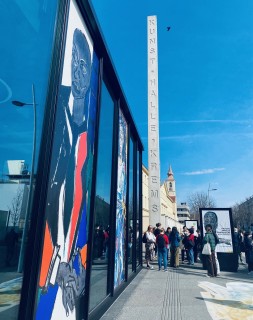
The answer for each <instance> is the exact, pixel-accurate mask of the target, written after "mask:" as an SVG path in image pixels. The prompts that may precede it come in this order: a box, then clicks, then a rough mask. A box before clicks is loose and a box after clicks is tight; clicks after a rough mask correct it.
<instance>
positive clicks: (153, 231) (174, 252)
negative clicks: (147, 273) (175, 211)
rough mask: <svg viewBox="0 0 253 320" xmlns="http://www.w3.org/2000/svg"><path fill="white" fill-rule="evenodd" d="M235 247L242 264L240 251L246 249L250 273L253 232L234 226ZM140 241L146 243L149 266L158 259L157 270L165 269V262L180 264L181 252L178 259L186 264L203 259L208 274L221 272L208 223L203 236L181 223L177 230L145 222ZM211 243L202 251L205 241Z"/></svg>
mask: <svg viewBox="0 0 253 320" xmlns="http://www.w3.org/2000/svg"><path fill="white" fill-rule="evenodd" d="M233 237H234V249H235V252H236V253H237V254H238V258H239V259H240V262H241V263H242V264H245V263H244V261H243V260H242V255H241V252H245V258H246V263H247V264H248V272H249V274H253V240H252V233H251V232H250V231H249V232H244V233H242V232H240V231H238V230H237V228H235V229H234V234H233ZM142 241H143V243H145V260H146V263H147V268H148V269H153V266H152V265H151V264H150V262H151V261H153V260H155V259H157V261H158V270H159V271H160V270H161V269H162V266H163V268H164V271H165V272H166V271H168V264H169V266H170V267H172V268H178V267H179V255H180V253H181V263H185V262H187V263H188V264H189V265H194V263H196V262H199V261H201V259H202V262H203V259H205V264H206V268H207V277H217V276H218V275H219V273H220V265H219V261H218V258H217V253H216V246H217V244H218V243H219V238H218V236H217V234H216V233H215V231H214V230H213V229H212V225H211V224H207V225H206V226H205V235H204V237H203V239H202V237H201V234H200V230H199V229H197V230H195V229H194V227H193V226H192V227H191V228H189V229H188V228H187V227H186V226H184V227H183V230H182V232H179V231H178V230H177V228H176V227H172V229H171V228H170V227H168V228H167V229H166V230H165V229H164V228H163V227H162V226H161V224H160V223H157V224H156V227H152V226H151V225H149V226H148V229H147V231H146V232H144V234H143V238H142ZM207 243H208V244H209V245H210V254H207V255H205V256H204V255H202V249H203V247H204V245H205V244H207Z"/></svg>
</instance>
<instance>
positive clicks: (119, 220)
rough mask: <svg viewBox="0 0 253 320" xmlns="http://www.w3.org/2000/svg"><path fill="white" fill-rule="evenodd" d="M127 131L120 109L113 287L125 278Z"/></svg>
mask: <svg viewBox="0 0 253 320" xmlns="http://www.w3.org/2000/svg"><path fill="white" fill-rule="evenodd" d="M127 133H128V132H127V122H126V120H125V118H124V116H123V114H122V112H121V111H120V112H119V145H118V147H119V148H118V181H117V208H116V240H115V241H116V242H115V269H114V288H116V287H118V286H119V285H120V284H121V283H122V281H124V280H125V255H126V248H125V242H126V190H127V151H128V150H127Z"/></svg>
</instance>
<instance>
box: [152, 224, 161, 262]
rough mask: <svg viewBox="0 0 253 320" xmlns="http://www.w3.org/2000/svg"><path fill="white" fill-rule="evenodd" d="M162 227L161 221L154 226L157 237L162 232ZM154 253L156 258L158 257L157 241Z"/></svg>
mask: <svg viewBox="0 0 253 320" xmlns="http://www.w3.org/2000/svg"><path fill="white" fill-rule="evenodd" d="M161 228H162V225H161V223H160V222H157V223H156V227H154V229H153V233H154V235H155V237H157V236H158V234H160V232H161ZM154 255H155V258H156V257H157V245H156V243H155V250H154Z"/></svg>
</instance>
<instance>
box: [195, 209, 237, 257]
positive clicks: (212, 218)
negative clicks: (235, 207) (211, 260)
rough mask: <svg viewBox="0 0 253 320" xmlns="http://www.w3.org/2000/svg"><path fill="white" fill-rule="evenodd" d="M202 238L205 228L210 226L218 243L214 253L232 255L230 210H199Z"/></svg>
mask: <svg viewBox="0 0 253 320" xmlns="http://www.w3.org/2000/svg"><path fill="white" fill-rule="evenodd" d="M199 211H200V221H201V228H202V234H203V237H204V235H205V226H206V225H208V224H210V225H211V226H212V229H213V231H214V232H216V234H217V236H218V238H219V243H218V244H217V246H216V252H221V253H233V241H232V230H233V228H232V212H231V209H230V208H224V209H223V208H218V209H217V208H213V209H210V208H209V209H199Z"/></svg>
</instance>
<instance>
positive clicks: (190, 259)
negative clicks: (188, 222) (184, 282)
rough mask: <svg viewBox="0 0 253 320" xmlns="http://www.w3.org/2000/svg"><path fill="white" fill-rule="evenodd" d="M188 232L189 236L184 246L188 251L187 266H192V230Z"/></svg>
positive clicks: (193, 243)
mask: <svg viewBox="0 0 253 320" xmlns="http://www.w3.org/2000/svg"><path fill="white" fill-rule="evenodd" d="M189 232H190V234H189V236H188V237H187V242H186V246H187V249H188V259H189V262H188V264H190V265H194V253H193V247H194V245H195V242H194V230H193V229H192V228H191V229H189Z"/></svg>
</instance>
